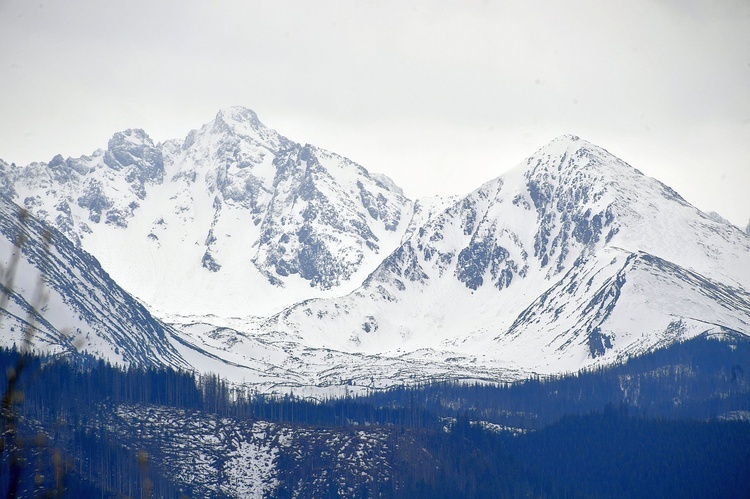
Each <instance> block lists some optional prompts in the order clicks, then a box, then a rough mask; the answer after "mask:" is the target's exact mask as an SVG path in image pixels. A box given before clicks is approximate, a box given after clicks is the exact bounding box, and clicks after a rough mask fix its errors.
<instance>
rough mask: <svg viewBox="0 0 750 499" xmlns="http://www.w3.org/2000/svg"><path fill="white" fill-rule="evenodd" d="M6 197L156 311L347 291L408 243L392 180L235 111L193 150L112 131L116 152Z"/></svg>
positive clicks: (42, 170) (6, 178) (64, 166)
mask: <svg viewBox="0 0 750 499" xmlns="http://www.w3.org/2000/svg"><path fill="white" fill-rule="evenodd" d="M0 177H1V182H0V184H1V185H2V186H3V187H4V190H5V192H6V194H8V195H9V196H10V197H11V198H12V199H14V200H15V201H16V202H18V203H19V204H21V205H24V206H26V207H27V208H28V209H30V210H31V211H32V212H33V213H35V214H36V215H37V216H38V217H40V218H42V219H44V220H46V221H48V222H50V223H52V224H53V225H55V226H56V227H57V228H58V229H60V230H61V231H62V232H64V233H65V234H67V235H68V236H69V237H70V238H71V239H72V240H74V241H76V242H77V243H79V244H80V245H81V247H82V248H84V249H85V250H87V251H89V252H90V253H92V254H93V255H95V256H96V257H97V258H98V259H99V260H100V261H101V262H102V265H103V266H104V268H106V269H107V271H108V272H109V273H110V274H111V275H112V276H113V278H114V279H115V280H116V281H117V282H118V283H120V284H121V285H122V286H123V287H125V288H126V289H127V290H129V291H130V292H132V293H133V294H135V295H136V296H138V297H139V298H140V299H141V300H143V301H145V302H146V303H148V304H149V305H150V306H151V307H152V308H153V309H155V310H162V311H164V312H170V313H183V314H187V313H203V314H209V313H213V314H220V315H237V316H245V315H250V314H265V313H270V312H273V311H278V310H281V309H282V308H284V307H285V306H288V305H291V304H293V303H295V302H297V301H299V300H302V299H305V298H309V297H310V296H331V295H340V294H344V293H346V292H349V291H351V290H353V289H355V288H356V287H357V286H359V285H360V284H361V283H362V281H363V280H364V278H365V277H366V276H367V275H368V274H369V273H370V272H371V271H372V270H373V269H374V268H375V267H376V266H377V265H378V264H379V263H380V262H381V261H382V259H383V258H384V256H385V255H387V254H388V253H390V252H391V251H392V250H393V249H394V248H395V247H396V246H397V245H398V244H399V242H400V241H401V238H402V236H403V234H404V232H405V230H406V227H407V224H408V223H409V220H410V219H411V211H412V203H411V202H410V201H409V200H407V199H406V198H405V197H404V196H403V195H402V193H401V191H400V189H398V188H397V187H396V186H395V185H394V184H393V182H392V181H390V179H388V178H387V177H385V176H383V175H371V174H370V173H369V172H368V171H367V170H365V169H364V168H363V167H361V166H359V165H357V164H355V163H353V162H351V161H349V160H348V159H346V158H343V157H341V156H338V155H336V154H333V153H330V152H327V151H324V150H322V149H319V148H316V147H314V146H311V145H304V146H303V145H300V144H297V143H295V142H292V141H290V140H288V139H286V138H285V137H282V136H281V135H279V134H278V133H276V132H275V131H274V130H271V129H269V128H267V127H265V126H264V125H263V124H262V123H261V122H260V121H259V120H258V118H257V116H256V115H255V114H254V113H253V112H252V111H250V110H248V109H244V108H239V107H234V108H228V109H224V110H222V111H220V112H219V113H218V114H217V116H216V118H215V119H214V120H213V121H211V122H210V123H207V124H206V125H204V126H203V127H201V128H200V129H199V130H194V131H192V132H191V133H190V134H188V136H187V137H186V139H185V140H183V141H178V140H174V141H168V142H165V143H162V144H154V143H153V141H152V140H151V139H150V138H149V137H148V135H147V134H146V133H145V132H144V131H143V130H126V131H124V132H119V133H116V134H115V135H114V136H113V137H112V139H111V140H110V141H109V144H108V145H107V149H106V150H99V151H96V152H95V153H93V154H92V155H91V156H84V157H81V158H78V159H73V158H68V159H67V160H66V159H63V158H62V157H60V156H57V157H55V158H54V159H53V160H52V161H50V162H49V163H33V164H31V165H28V166H26V167H23V168H19V167H14V166H11V165H8V164H4V163H3V164H0Z"/></svg>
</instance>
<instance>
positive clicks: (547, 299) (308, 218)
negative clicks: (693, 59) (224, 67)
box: [0, 108, 750, 393]
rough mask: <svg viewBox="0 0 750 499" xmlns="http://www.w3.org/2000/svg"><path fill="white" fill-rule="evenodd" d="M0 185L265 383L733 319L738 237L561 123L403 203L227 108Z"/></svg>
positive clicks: (202, 354)
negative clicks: (503, 158) (448, 190)
mask: <svg viewBox="0 0 750 499" xmlns="http://www.w3.org/2000/svg"><path fill="white" fill-rule="evenodd" d="M0 187H1V188H2V189H3V190H4V191H5V192H7V193H8V194H9V195H11V196H13V199H16V200H18V202H20V203H23V204H24V205H26V206H28V207H29V209H30V210H32V211H33V212H34V213H35V214H37V215H38V216H40V217H41V218H43V219H45V220H48V221H50V222H51V223H53V224H54V225H56V226H57V227H58V228H60V230H62V231H63V232H65V233H66V234H68V235H69V236H70V237H71V238H73V239H74V240H75V241H77V242H78V243H79V244H80V246H81V247H83V248H85V249H86V250H88V251H90V252H91V253H92V254H94V255H95V256H96V257H97V258H98V259H99V260H101V261H102V265H103V267H104V268H106V269H107V271H108V272H110V274H111V275H112V276H113V277H114V279H115V280H116V281H117V282H118V283H119V284H121V285H122V286H123V287H124V288H125V289H128V290H129V291H131V292H132V293H134V294H135V295H136V296H138V297H139V298H140V299H141V300H142V301H143V302H144V303H147V304H148V306H149V307H150V308H151V310H153V311H154V312H155V313H156V314H157V315H159V316H160V317H161V318H162V319H164V320H165V321H166V322H168V323H170V324H172V325H173V326H174V327H175V328H176V329H177V330H179V332H180V333H179V335H178V336H176V337H174V338H172V340H171V341H172V343H171V344H172V348H174V349H175V350H176V351H177V352H179V355H180V356H181V357H183V358H184V359H185V360H186V361H187V362H189V363H190V364H191V365H192V366H194V367H196V368H197V369H198V370H200V371H216V372H220V373H222V374H224V375H225V376H227V377H228V378H230V379H232V380H234V381H237V382H245V383H252V384H256V385H259V386H261V387H263V389H267V390H271V391H274V390H275V391H284V390H287V389H289V388H291V387H302V386H306V387H311V388H309V390H310V391H311V393H314V392H315V391H316V390H329V391H330V390H334V391H336V390H341V389H342V388H341V387H342V386H344V385H355V388H354V389H365V388H367V387H378V386H386V385H389V384H394V383H401V382H417V381H422V380H425V379H433V378H436V377H460V378H466V379H483V380H492V381H497V380H509V379H517V378H519V377H522V376H524V375H527V374H529V373H531V372H536V373H557V372H563V371H575V370H578V369H581V368H582V367H586V366H590V365H595V364H601V363H608V362H613V361H616V360H618V359H621V358H623V357H625V356H628V355H636V354H638V353H641V352H644V351H648V350H650V349H653V348H655V347H657V346H661V345H664V344H668V343H670V342H673V341H678V340H680V339H687V338H690V337H693V336H695V335H697V334H700V333H701V332H704V331H707V330H716V331H721V330H734V331H738V332H740V333H743V334H750V237H748V235H747V234H746V233H745V232H743V231H741V230H739V229H737V228H736V227H734V226H732V225H731V224H727V223H724V222H723V221H722V220H721V219H720V218H718V217H716V216H715V215H712V214H704V213H702V212H700V211H699V210H697V209H696V208H695V207H693V206H691V205H690V204H689V203H687V202H686V201H685V200H684V199H682V198H681V197H680V196H679V195H678V194H677V193H675V192H674V191H673V190H672V189H670V188H669V187H667V186H665V185H663V184H662V183H660V182H658V181H657V180H654V179H651V178H648V177H646V176H644V175H643V174H641V173H640V172H639V171H638V170H636V169H634V168H633V167H631V166H629V165H628V164H626V163H624V162H623V161H622V160H620V159H618V158H616V157H614V156H613V155H611V154H610V153H609V152H607V151H606V150H604V149H602V148H600V147H598V146H595V145H593V144H590V143H588V142H586V141H585V140H582V139H579V138H578V137H575V136H570V135H567V136H562V137H559V138H558V139H555V140H553V141H552V142H550V143H549V144H547V145H546V146H544V147H543V148H541V149H540V150H539V151H537V152H536V153H535V154H534V155H532V156H531V157H530V158H529V159H527V160H526V161H525V162H523V163H522V164H520V165H518V166H517V167H516V168H514V169H513V170H510V171H509V172H507V173H506V174H504V175H502V176H500V177H498V178H496V179H493V180H491V181H489V182H487V183H485V184H484V185H482V186H481V187H479V188H478V189H476V190H475V191H474V192H472V193H470V194H468V195H467V196H464V197H453V198H427V199H421V200H418V201H416V202H411V201H409V200H408V199H406V198H405V197H404V196H403V194H402V192H401V190H400V189H399V188H398V187H397V186H395V185H394V184H393V182H392V181H391V180H390V179H388V178H387V177H384V176H382V175H378V174H372V173H370V172H368V171H367V170H366V169H365V168H363V167H361V166H359V165H357V164H355V163H353V162H351V161H349V160H348V159H346V158H343V157H341V156H338V155H336V154H334V153H331V152H327V151H324V150H321V149H319V148H317V147H315V146H312V145H309V144H308V145H301V144H297V143H295V142H293V141H291V140H289V139H287V138H285V137H283V136H281V135H279V134H278V133H277V132H275V131H274V130H271V129H268V128H267V127H265V126H264V125H263V124H262V123H261V122H260V121H259V120H258V118H257V116H256V115H255V114H254V113H253V112H252V111H249V110H247V109H244V108H229V109H225V110H222V111H220V112H219V113H218V114H217V116H216V118H215V119H214V120H213V121H211V122H210V123H208V124H206V125H204V126H203V127H201V128H200V129H199V130H195V131H193V132H191V133H190V134H189V135H188V136H187V138H186V139H185V140H174V141H168V142H165V143H162V144H154V143H153V142H152V141H151V139H150V138H148V136H147V135H146V134H145V132H143V131H141V130H128V131H125V132H121V133H118V134H115V135H114V136H113V138H112V140H110V142H109V144H108V147H107V149H106V150H101V151H97V152H95V153H94V154H93V155H92V156H90V157H82V158H79V159H70V158H69V159H67V160H64V159H63V158H61V157H56V158H55V159H53V160H52V161H51V162H50V163H46V164H45V163H34V164H31V165H29V166H27V167H24V168H18V167H15V166H13V165H8V164H5V163H1V162H0ZM336 387H338V388H336Z"/></svg>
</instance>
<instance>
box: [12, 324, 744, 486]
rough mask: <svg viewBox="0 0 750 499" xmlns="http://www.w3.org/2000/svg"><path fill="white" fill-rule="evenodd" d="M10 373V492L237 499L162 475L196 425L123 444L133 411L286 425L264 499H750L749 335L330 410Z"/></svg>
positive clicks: (86, 371) (78, 367) (362, 400)
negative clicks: (337, 444)
mask: <svg viewBox="0 0 750 499" xmlns="http://www.w3.org/2000/svg"><path fill="white" fill-rule="evenodd" d="M0 364H1V365H2V367H3V369H2V371H0V381H2V386H3V387H5V395H6V399H7V400H6V402H7V403H5V402H4V407H3V441H2V469H1V470H0V471H2V473H1V474H0V494H2V496H14V497H35V496H39V497H46V496H57V497H123V496H124V497H148V496H150V497H225V496H231V495H232V494H231V493H229V492H226V490H227V489H225V488H222V487H223V485H222V481H226V480H228V478H227V477H223V476H222V474H221V473H219V474H218V475H216V476H215V477H214V478H213V480H214V482H215V483H214V486H213V488H205V487H204V485H202V484H201V483H200V481H198V480H196V479H191V478H190V476H189V472H185V473H183V472H182V471H180V470H176V469H174V467H170V466H168V465H167V464H166V463H168V462H172V461H170V460H174V459H178V458H181V456H174V455H173V454H174V452H173V451H171V450H169V449H170V447H169V442H170V440H175V439H178V438H183V437H187V438H188V439H189V438H190V435H189V434H188V435H181V436H180V432H187V431H188V430H186V429H184V428H186V427H183V426H179V425H178V426H174V425H172V426H162V427H160V428H163V429H162V430H160V431H159V432H155V431H153V428H154V427H156V426H146V425H142V424H141V423H140V422H138V421H137V418H133V420H134V421H136V422H135V423H133V426H132V427H128V428H130V429H128V430H127V431H124V430H123V431H116V427H117V424H120V423H118V421H123V420H125V419H127V418H128V417H130V416H129V414H131V413H132V414H146V415H151V416H152V417H151V418H150V419H151V420H153V421H154V423H153V424H157V423H159V421H160V419H164V418H165V417H167V416H168V417H172V416H171V415H174V419H175V420H179V421H183V420H184V421H193V422H197V424H199V425H202V424H204V423H201V422H202V421H206V422H207V423H205V424H206V425H210V424H216V425H218V426H221V427H222V428H240V429H242V428H246V427H247V428H250V426H248V425H251V424H252V423H254V422H259V421H265V422H269V423H273V426H269V428H270V429H269V430H268V438H269V442H272V443H273V442H275V443H274V444H273V445H276V447H274V448H275V449H277V450H276V451H275V452H276V454H274V456H275V457H274V458H273V459H274V463H275V465H276V466H277V468H278V470H279V471H278V481H277V483H275V486H274V487H273V488H271V489H269V492H267V494H266V495H269V496H272V497H292V496H297V497H300V496H301V497H342V496H345V497H351V496H355V497H430V498H435V497H592V498H593V497H597V498H600V497H748V491H750V418H749V417H748V416H750V379H748V377H749V376H750V371H749V369H750V341H748V340H747V339H746V338H745V337H744V336H733V335H727V336H725V337H723V338H720V339H715V338H707V337H698V338H695V339H693V340H690V341H687V342H684V343H679V344H676V345H673V346H671V347H669V348H665V349H661V350H657V351H655V352H652V353H650V354H648V355H645V356H642V357H638V358H634V359H630V360H628V361H627V362H624V363H622V364H619V365H615V366H610V367H607V368H602V369H598V370H592V371H588V372H583V373H577V374H572V375H568V376H560V377H551V378H541V377H539V378H533V379H529V380H526V381H524V382H520V383H515V384H511V385H507V386H506V385H503V386H497V385H491V384H486V383H485V384H479V383H467V382H461V381H459V380H450V381H444V382H436V383H431V384H426V385H420V386H408V387H407V386H403V387H394V388H391V389H388V390H384V391H378V392H373V393H370V394H369V395H366V396H359V397H345V398H330V399H319V400H312V399H303V398H300V397H294V396H291V395H285V396H271V395H257V394H253V393H252V392H249V391H246V390H243V389H240V388H238V387H236V386H232V385H230V384H228V383H226V382H225V381H223V380H221V379H219V378H218V377H216V376H196V375H194V374H193V373H188V372H179V371H175V370H170V369H160V370H157V369H153V370H145V369H125V370H122V369H119V368H117V367H113V366H110V365H108V364H107V363H105V362H104V361H101V360H92V359H85V358H80V359H77V360H76V361H75V362H72V361H69V360H64V359H59V358H53V357H47V356H32V355H27V354H21V353H19V352H18V351H16V350H7V349H5V350H0ZM18 366H23V368H22V369H21V370H20V375H18V376H17V377H16V376H15V375H16V374H18V373H19V370H18ZM9 390H10V391H11V392H12V393H9ZM160 415H161V416H160ZM165 415H166V416H165ZM117 418H120V419H117ZM179 424H182V423H179ZM218 426H217V427H218ZM180 428H183V429H182V430H180ZM238 431H239V430H238ZM248 431H249V430H248ZM254 431H256V430H254ZM217 435H218V437H217V438H218V440H219V441H221V438H222V437H221V435H222V434H221V432H218V433H217ZM281 435H294V438H295V439H296V440H295V445H294V446H287V447H284V446H283V445H281V444H280V443H279V442H281V441H282V440H283V439H282V437H281ZM365 437H367V438H370V437H372V438H373V439H375V440H372V441H373V442H375V441H376V442H377V446H379V447H378V449H379V451H378V452H380V454H377V456H376V457H377V459H375V457H373V458H372V459H368V460H367V463H368V465H367V466H368V467H367V469H365V470H356V469H352V468H351V467H349V468H347V467H345V466H341V464H340V463H341V462H343V460H345V459H348V458H349V457H351V456H348V455H345V454H347V453H353V451H352V450H351V449H349V448H345V447H342V448H341V449H338V450H336V452H329V450H327V449H328V447H325V446H326V445H329V447H330V441H354V440H356V439H357V438H365ZM347 439H348V440H347ZM353 439H354V440H353ZM326 442H328V443H326ZM220 444H222V442H218V443H217V444H216V445H220ZM227 445H228V447H227V448H228V449H230V450H231V449H234V448H235V447H236V446H237V445H238V444H237V443H232V442H229V443H228V444H227ZM269 445H270V444H269ZM362 448H363V447H360V453H362V452H364V451H362V450H361V449H362ZM368 452H369V451H368ZM219 456H221V453H219ZM373 456H375V454H373ZM192 459H193V460H195V457H193V458H192ZM218 459H219V460H221V459H223V458H222V457H219V458H218ZM219 464H221V463H219ZM188 471H189V470H188ZM186 473H187V474H186ZM359 474H363V475H365V474H366V475H367V476H368V477H369V478H362V477H361V476H359ZM222 491H224V492H222Z"/></svg>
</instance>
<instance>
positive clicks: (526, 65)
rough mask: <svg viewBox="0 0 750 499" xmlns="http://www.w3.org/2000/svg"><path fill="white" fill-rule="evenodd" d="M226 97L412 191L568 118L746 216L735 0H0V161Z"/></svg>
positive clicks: (189, 113)
mask: <svg viewBox="0 0 750 499" xmlns="http://www.w3.org/2000/svg"><path fill="white" fill-rule="evenodd" d="M235 104H236V105H242V106H245V107H249V108H251V109H253V110H255V111H256V112H257V113H258V115H259V117H260V119H261V120H262V121H263V122H264V123H266V124H267V125H269V126H271V127H273V128H275V129H277V130H278V131H279V132H280V133H282V134H284V135H286V136H287V137H289V138H290V139H293V140H296V141H298V142H303V143H304V142H309V143H313V144H315V145H318V146H320V147H324V148H327V149H330V150H333V151H335V152H337V153H339V154H342V155H344V156H347V157H349V158H350V159H352V160H354V161H357V162H358V163H361V164H362V165H364V166H365V167H367V168H368V169H370V170H372V171H377V172H383V173H386V174H388V175H390V176H391V177H392V178H393V179H394V180H395V181H396V182H397V183H398V184H399V185H401V186H402V187H403V188H404V190H405V192H406V194H407V195H408V196H410V197H413V198H415V197H420V196H425V195H430V194H463V193H466V192H468V191H470V190H472V189H474V188H475V187H478V186H479V185H480V184H481V183H482V182H484V181H486V180H489V179H490V178H494V177H496V176H498V175H500V174H501V173H502V172H504V171H505V170H507V169H509V168H511V167H513V166H515V165H516V164H517V163H519V162H520V161H521V160H523V159H524V158H525V157H526V156H528V155H530V154H531V153H533V152H534V151H535V150H536V149H537V148H539V147H541V146H542V145H544V144H545V143H546V142H548V141H549V140H551V139H552V138H554V137H556V136H558V135H561V134H563V133H574V134H577V135H580V136H581V137H583V138H585V139H587V140H589V141H591V142H594V143H596V144H598V145H600V146H602V147H604V148H606V149H608V150H609V151H610V152H612V153H614V154H616V155H617V156H619V157H621V158H622V159H624V160H625V161H627V162H629V163H630V164H632V165H633V166H635V167H637V168H638V169H640V170H641V171H643V172H644V173H646V174H647V175H650V176H653V177H656V178H658V179H659V180H661V181H663V182H665V183H666V184H668V185H670V186H671V187H673V188H675V189H676V190H677V191H678V192H680V193H681V194H682V195H683V196H684V197H685V198H686V199H687V200H688V201H690V202H692V203H693V204H695V205H696V206H698V207H699V208H701V209H703V210H705V211H709V210H715V211H718V212H719V213H720V214H722V215H723V216H725V217H727V218H728V219H729V220H731V221H732V222H734V223H735V224H737V225H740V226H741V227H743V228H744V227H745V225H746V224H747V222H748V219H750V194H749V191H750V189H748V188H750V2H748V1H747V0H741V1H731V0H727V1H722V2H709V1H695V0H670V1H642V0H636V1H628V2H620V1H611V2H604V1H601V0H599V1H565V2H561V1H543V2H542V1H537V2H534V1H520V2H512V1H485V2H472V1H465V0H464V1H454V2H448V1H435V0H432V1H425V2H409V1H382V0H380V1H371V2H365V1H352V0H346V1H343V0H342V1H278V0H276V1H263V2H260V1H255V2H253V1H250V2H248V1H228V0H225V1H218V0H217V1H207V0H204V1H196V0H173V1H153V0H149V1H141V0H128V1H107V0H89V1H83V0H64V1H63V0H60V1H41V0H0V158H3V159H5V160H6V161H9V162H10V161H13V162H16V163H18V164H27V163H29V162H31V161H49V160H50V159H51V158H52V157H53V156H54V155H55V154H57V153H61V154H63V155H64V156H66V157H67V156H79V155H82V154H89V153H91V152H92V151H93V150H95V149H97V148H100V147H105V146H106V143H107V140H108V139H109V137H110V136H111V135H112V133H113V132H115V131H118V130H122V129H125V128H130V127H138V128H144V129H145V130H146V131H147V132H148V133H149V134H150V135H151V136H152V138H153V139H154V140H155V141H161V140H166V139H170V138H177V137H180V138H181V137H184V136H185V135H186V134H187V132H188V131H189V130H190V129H193V128H198V127H199V126H200V125H201V124H203V123H205V122H207V121H210V120H211V119H213V117H214V115H215V114H216V111H217V110H218V109H220V108H222V107H226V106H229V105H235Z"/></svg>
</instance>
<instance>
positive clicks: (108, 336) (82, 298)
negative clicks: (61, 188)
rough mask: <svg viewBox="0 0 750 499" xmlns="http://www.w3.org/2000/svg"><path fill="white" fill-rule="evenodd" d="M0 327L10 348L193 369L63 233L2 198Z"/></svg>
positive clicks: (162, 329)
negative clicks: (29, 348)
mask: <svg viewBox="0 0 750 499" xmlns="http://www.w3.org/2000/svg"><path fill="white" fill-rule="evenodd" d="M0 263H1V264H2V273H1V274H2V275H0V290H1V291H2V293H0V328H1V329H2V342H0V344H2V345H3V346H5V347H10V346H12V345H14V344H15V345H16V347H18V348H23V347H31V348H33V349H35V350H38V351H44V352H47V353H51V354H61V355H67V356H71V357H75V358H78V357H79V355H80V354H82V353H83V354H88V355H90V356H94V357H97V358H105V359H108V360H110V361H111V362H116V363H118V364H120V365H124V364H127V365H131V366H133V365H135V366H154V365H157V366H164V365H168V366H172V367H177V368H183V369H184V368H189V365H188V364H187V363H186V362H185V361H184V360H183V359H182V358H181V357H180V355H179V353H178V352H177V350H176V349H175V348H174V347H173V346H172V344H171V339H170V336H171V334H172V332H171V331H170V330H169V328H168V327H166V326H165V325H164V324H162V323H161V322H160V321H158V320H156V319H154V318H153V317H152V316H151V315H150V314H149V312H148V311H147V310H146V309H145V308H144V307H143V305H141V304H140V303H138V302H136V301H135V300H134V299H133V298H132V297H131V296H130V295H129V294H128V293H126V292H125V291H123V290H122V289H121V288H120V287H119V286H118V285H117V284H116V283H115V282H114V281H112V279H110V278H109V276H108V275H107V273H106V272H105V271H104V270H102V268H101V266H100V265H99V263H98V262H97V261H96V259H95V258H93V257H92V256H91V255H89V254H88V253H86V252H84V251H82V250H80V249H79V248H76V247H75V245H74V244H73V243H71V242H70V241H69V240H68V239H67V238H66V237H65V236H64V235H63V234H61V233H60V232H58V231H57V230H55V229H53V228H50V227H49V226H47V225H46V224H45V223H43V222H40V221H39V220H37V219H36V218H35V217H34V216H32V215H30V214H29V213H28V212H27V211H26V210H24V209H21V208H19V207H18V206H17V205H15V204H14V203H12V202H11V201H9V200H8V199H7V198H5V197H4V196H0Z"/></svg>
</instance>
